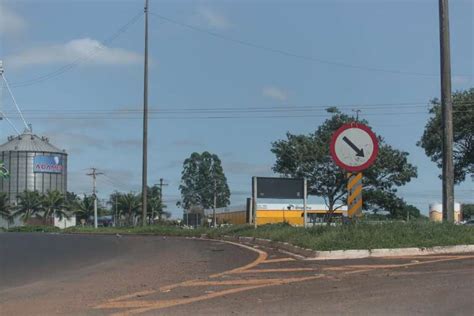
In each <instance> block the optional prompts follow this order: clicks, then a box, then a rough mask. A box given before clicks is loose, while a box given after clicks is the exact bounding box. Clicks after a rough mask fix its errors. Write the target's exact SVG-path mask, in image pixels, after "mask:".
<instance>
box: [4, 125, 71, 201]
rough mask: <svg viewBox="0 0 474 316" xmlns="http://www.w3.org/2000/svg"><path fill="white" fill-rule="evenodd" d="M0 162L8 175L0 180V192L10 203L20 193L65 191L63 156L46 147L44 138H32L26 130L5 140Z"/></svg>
mask: <svg viewBox="0 0 474 316" xmlns="http://www.w3.org/2000/svg"><path fill="white" fill-rule="evenodd" d="M1 161H3V164H4V167H5V169H6V170H8V172H9V174H10V176H9V177H7V178H3V179H1V180H0V191H1V192H6V193H7V194H8V196H9V198H10V203H12V204H15V202H16V201H17V196H18V194H19V193H22V192H24V191H38V192H40V193H46V192H48V191H54V190H57V191H59V192H62V193H66V191H67V154H66V152H65V151H64V150H61V149H59V148H57V147H55V146H53V145H52V144H50V143H49V140H48V138H46V137H39V136H37V135H34V134H33V133H32V132H31V131H30V130H26V131H25V132H24V133H23V134H21V135H18V136H10V137H8V141H7V142H6V143H5V144H3V145H0V162H1Z"/></svg>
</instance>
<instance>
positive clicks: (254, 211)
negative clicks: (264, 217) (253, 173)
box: [252, 177, 257, 228]
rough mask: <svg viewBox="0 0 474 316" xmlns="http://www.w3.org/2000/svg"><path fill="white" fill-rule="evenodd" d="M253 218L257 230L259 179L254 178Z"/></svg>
mask: <svg viewBox="0 0 474 316" xmlns="http://www.w3.org/2000/svg"><path fill="white" fill-rule="evenodd" d="M252 217H253V226H254V227H255V228H257V177H252Z"/></svg>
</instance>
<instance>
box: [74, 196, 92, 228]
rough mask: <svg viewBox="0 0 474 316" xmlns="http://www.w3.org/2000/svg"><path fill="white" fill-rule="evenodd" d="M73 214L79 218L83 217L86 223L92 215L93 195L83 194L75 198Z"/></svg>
mask: <svg viewBox="0 0 474 316" xmlns="http://www.w3.org/2000/svg"><path fill="white" fill-rule="evenodd" d="M74 208H75V210H74V214H76V215H77V216H78V217H79V219H84V220H85V221H86V222H87V223H88V222H90V219H91V218H92V217H93V216H94V197H93V196H92V195H86V194H84V197H83V198H82V199H77V200H76V201H75V203H74Z"/></svg>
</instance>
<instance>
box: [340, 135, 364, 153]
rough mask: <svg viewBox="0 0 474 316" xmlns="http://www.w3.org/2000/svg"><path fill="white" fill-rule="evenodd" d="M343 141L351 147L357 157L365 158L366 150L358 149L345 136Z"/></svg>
mask: <svg viewBox="0 0 474 316" xmlns="http://www.w3.org/2000/svg"><path fill="white" fill-rule="evenodd" d="M342 140H343V141H345V142H346V144H347V145H349V146H350V147H351V148H352V149H353V150H354V151H355V152H356V156H357V157H364V149H363V148H360V149H359V148H358V147H357V146H356V145H355V144H354V143H353V142H352V141H351V140H350V139H349V138H347V137H346V136H344V137H343V138H342Z"/></svg>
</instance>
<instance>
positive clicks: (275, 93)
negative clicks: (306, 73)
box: [262, 87, 288, 101]
mask: <svg viewBox="0 0 474 316" xmlns="http://www.w3.org/2000/svg"><path fill="white" fill-rule="evenodd" d="M262 94H263V96H265V97H268V98H272V99H275V100H278V101H286V99H287V98H288V94H287V93H286V92H285V91H283V90H281V89H279V88H276V87H265V88H263V90H262Z"/></svg>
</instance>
